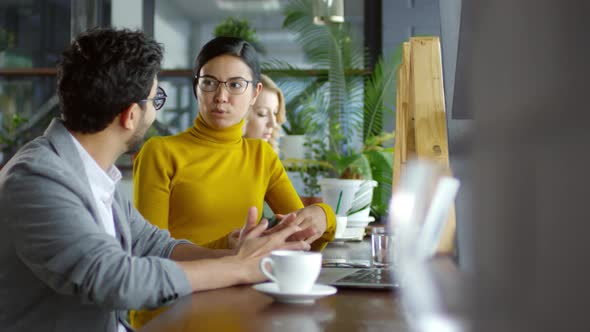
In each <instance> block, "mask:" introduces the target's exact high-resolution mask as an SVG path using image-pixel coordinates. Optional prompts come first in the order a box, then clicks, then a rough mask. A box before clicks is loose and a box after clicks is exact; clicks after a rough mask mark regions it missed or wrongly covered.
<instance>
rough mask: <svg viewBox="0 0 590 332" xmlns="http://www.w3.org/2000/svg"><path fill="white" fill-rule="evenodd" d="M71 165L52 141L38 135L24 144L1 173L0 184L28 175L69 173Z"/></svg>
mask: <svg viewBox="0 0 590 332" xmlns="http://www.w3.org/2000/svg"><path fill="white" fill-rule="evenodd" d="M68 169H69V166H68V165H67V162H65V161H64V160H63V159H62V158H61V157H60V156H59V155H58V153H57V152H56V151H55V150H54V149H53V147H52V146H51V143H50V142H49V141H48V140H47V139H46V138H44V137H38V138H36V139H34V140H33V141H31V142H29V143H27V144H26V145H24V146H23V147H22V148H21V149H20V150H19V151H18V152H17V153H16V154H15V155H14V157H12V158H11V159H10V161H9V162H8V163H7V164H6V165H5V166H4V168H3V169H2V172H1V173H0V186H2V185H3V184H4V185H5V184H6V183H7V182H10V181H11V180H14V181H23V180H25V179H26V178H28V177H36V178H43V177H46V178H51V177H52V175H60V174H61V175H62V176H63V177H69V178H71V177H72V176H73V174H67V173H69V172H68Z"/></svg>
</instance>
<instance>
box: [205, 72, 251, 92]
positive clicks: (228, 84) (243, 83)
mask: <svg viewBox="0 0 590 332" xmlns="http://www.w3.org/2000/svg"><path fill="white" fill-rule="evenodd" d="M195 77H196V78H197V85H198V86H199V89H201V90H203V91H205V92H213V91H217V89H218V88H219V84H221V83H223V85H225V89H226V90H227V92H229V93H230V94H232V95H241V94H242V93H244V92H246V89H248V84H250V83H252V82H253V81H248V80H245V79H243V78H232V79H229V80H227V81H225V82H224V81H220V80H218V79H215V78H213V77H210V76H195Z"/></svg>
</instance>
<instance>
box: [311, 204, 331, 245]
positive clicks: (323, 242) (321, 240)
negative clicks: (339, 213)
mask: <svg viewBox="0 0 590 332" xmlns="http://www.w3.org/2000/svg"><path fill="white" fill-rule="evenodd" d="M314 205H317V206H319V207H321V208H322V209H323V210H324V213H325V214H326V231H325V232H324V234H322V236H321V237H320V238H319V239H317V240H315V241H314V242H313V243H312V244H311V250H313V251H322V250H324V248H325V247H326V246H327V245H328V243H329V242H330V241H332V240H334V237H335V236H336V214H335V213H334V211H333V210H332V207H330V205H328V204H326V203H318V204H314Z"/></svg>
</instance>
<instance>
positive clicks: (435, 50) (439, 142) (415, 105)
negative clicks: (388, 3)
mask: <svg viewBox="0 0 590 332" xmlns="http://www.w3.org/2000/svg"><path fill="white" fill-rule="evenodd" d="M416 157H417V158H422V159H429V160H433V161H435V162H436V163H438V164H439V165H440V166H441V167H442V168H443V169H444V170H445V172H447V173H448V174H451V170H450V165H449V147H448V139H447V122H446V112H445V97H444V89H443V76H442V58H441V49H440V40H439V38H438V37H412V38H410V41H409V42H405V43H404V44H403V51H402V63H401V64H400V67H399V70H398V80H397V100H396V118H395V154H394V158H393V188H394V190H395V187H396V185H397V184H398V183H399V179H400V176H401V174H402V173H403V172H404V168H405V165H406V162H407V160H408V159H409V158H416ZM455 227H456V226H455V207H454V204H453V206H452V207H451V210H450V212H449V220H448V221H447V223H446V226H445V230H444V233H443V237H442V239H441V242H440V244H439V247H438V250H437V252H438V253H440V254H448V253H452V252H453V249H454V237H455Z"/></svg>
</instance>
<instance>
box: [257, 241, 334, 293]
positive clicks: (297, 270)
mask: <svg viewBox="0 0 590 332" xmlns="http://www.w3.org/2000/svg"><path fill="white" fill-rule="evenodd" d="M269 266H270V268H271V269H272V272H270V271H268V269H267V267H269ZM321 267H322V254H321V253H319V252H309V251H293V250H275V251H272V252H271V253H270V257H264V258H263V259H262V260H261V261H260V270H261V271H262V273H264V275H265V276H267V277H268V278H269V279H270V280H272V281H274V282H276V283H277V284H278V286H279V290H280V291H281V292H284V293H290V294H305V293H309V291H311V289H312V287H313V285H314V284H315V281H316V280H317V278H318V276H319V274H320V269H321Z"/></svg>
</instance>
